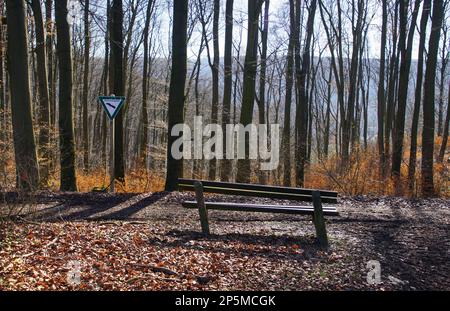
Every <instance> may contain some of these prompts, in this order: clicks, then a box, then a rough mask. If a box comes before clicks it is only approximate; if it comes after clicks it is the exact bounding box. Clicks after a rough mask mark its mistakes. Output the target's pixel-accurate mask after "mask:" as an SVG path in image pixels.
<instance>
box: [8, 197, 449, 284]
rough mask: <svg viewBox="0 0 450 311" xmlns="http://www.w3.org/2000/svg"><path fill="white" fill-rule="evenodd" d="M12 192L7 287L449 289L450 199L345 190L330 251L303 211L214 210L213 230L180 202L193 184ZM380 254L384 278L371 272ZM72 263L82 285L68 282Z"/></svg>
mask: <svg viewBox="0 0 450 311" xmlns="http://www.w3.org/2000/svg"><path fill="white" fill-rule="evenodd" d="M5 196H6V197H5ZM221 198H222V197H221V196H211V197H209V199H210V200H221ZM3 199H4V200H3V201H10V203H7V204H6V203H4V204H3V205H0V206H1V208H0V210H1V211H2V213H5V212H6V211H7V210H8V209H10V208H12V207H14V208H16V209H17V208H20V207H23V208H24V209H23V210H22V212H21V217H20V218H16V219H15V220H13V221H11V220H4V221H2V222H0V241H1V245H0V290H15V289H18V290H28V289H42V290H66V289H73V290H77V289H82V290H128V289H130V290H133V289H134V290H141V289H144V290H177V289H193V290H348V289H374V290H390V289H404V290H427V289H435V290H444V289H446V290H450V265H449V262H450V202H449V201H448V200H444V199H427V200H422V199H415V200H413V199H403V198H396V197H384V198H371V197H353V198H342V199H340V203H339V205H338V211H339V212H340V214H341V216H340V217H327V229H328V232H329V237H330V241H331V247H330V249H329V250H328V251H321V250H319V249H317V248H316V247H315V245H314V236H315V232H314V226H313V224H312V222H311V219H310V217H306V216H298V215H275V214H258V213H239V212H221V211H211V212H210V213H209V215H210V227H211V231H212V233H213V234H212V235H211V236H210V237H204V236H202V235H201V234H200V233H199V231H200V224H199V221H198V214H197V211H196V210H187V209H184V208H182V207H181V205H180V203H181V201H183V200H186V199H193V195H192V194H190V193H177V192H175V193H171V194H168V193H154V194H151V193H146V194H114V195H113V194H107V193H84V194H83V193H80V194H78V193H63V194H57V193H40V194H38V195H36V197H35V198H33V204H25V203H19V202H17V200H14V199H11V198H8V197H7V195H3ZM226 200H228V201H230V200H233V201H239V200H244V199H242V198H233V197H230V196H227V197H226ZM11 201H12V202H11ZM244 201H245V202H249V200H248V199H247V198H246V199H245V200H244ZM253 201H255V202H262V201H264V202H274V201H270V200H265V199H255V200H253ZM371 260H377V261H379V262H380V265H381V283H379V284H372V285H371V284H369V283H368V282H367V273H368V272H369V269H370V267H368V266H367V263H368V262H369V261H371ZM74 261H76V262H77V263H79V265H80V283H79V284H78V285H76V284H74V285H71V284H69V282H68V280H67V276H68V272H69V270H70V269H71V264H70V263H71V262H72V263H73V262H74Z"/></svg>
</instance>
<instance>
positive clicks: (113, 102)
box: [98, 95, 125, 192]
mask: <svg viewBox="0 0 450 311" xmlns="http://www.w3.org/2000/svg"><path fill="white" fill-rule="evenodd" d="M98 100H99V102H100V103H101V104H102V106H103V108H104V109H105V112H106V114H107V115H108V117H109V120H110V123H109V124H110V126H109V130H110V143H111V146H110V151H109V152H110V153H109V159H110V164H109V174H110V184H109V191H110V192H114V191H115V181H116V178H115V176H114V170H115V167H114V164H115V146H116V144H115V140H114V127H115V122H114V119H115V117H116V116H117V113H118V112H119V110H120V108H121V107H122V106H123V103H124V101H125V97H122V96H114V95H111V96H99V98H98Z"/></svg>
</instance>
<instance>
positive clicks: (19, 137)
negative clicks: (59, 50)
mask: <svg viewBox="0 0 450 311" xmlns="http://www.w3.org/2000/svg"><path fill="white" fill-rule="evenodd" d="M6 11H7V14H8V19H7V25H8V38H10V39H11V38H14V40H8V68H10V69H11V68H13V69H14V70H9V77H10V88H11V112H12V124H13V139H14V155H15V162H16V172H17V180H18V184H17V186H18V187H19V188H21V189H23V190H36V189H37V187H38V184H39V170H38V163H37V156H36V145H35V140H34V134H33V123H32V122H33V121H32V116H31V98H30V84H29V81H30V80H29V75H28V48H27V42H28V41H27V28H26V20H25V2H24V1H23V0H20V1H18V0H8V1H6Z"/></svg>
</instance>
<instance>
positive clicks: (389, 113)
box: [383, 1, 400, 176]
mask: <svg viewBox="0 0 450 311" xmlns="http://www.w3.org/2000/svg"><path fill="white" fill-rule="evenodd" d="M399 3H400V1H398V2H396V3H395V4H394V7H395V11H394V23H393V26H392V45H393V50H392V54H391V59H390V62H389V67H390V68H389V81H388V93H387V106H386V118H385V125H384V127H385V131H384V151H385V153H386V163H385V167H383V170H384V172H385V174H384V176H386V174H387V171H388V161H387V159H389V157H390V150H391V130H392V123H393V122H392V121H393V119H394V113H395V86H396V83H397V76H398V63H399V51H398V50H397V41H398V40H397V39H398V12H399Z"/></svg>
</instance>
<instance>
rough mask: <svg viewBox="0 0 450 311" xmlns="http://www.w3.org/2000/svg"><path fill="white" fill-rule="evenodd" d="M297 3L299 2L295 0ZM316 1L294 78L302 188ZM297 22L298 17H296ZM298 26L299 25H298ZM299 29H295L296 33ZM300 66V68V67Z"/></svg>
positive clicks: (298, 181)
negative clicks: (295, 81)
mask: <svg viewBox="0 0 450 311" xmlns="http://www.w3.org/2000/svg"><path fill="white" fill-rule="evenodd" d="M297 1H299V0H297ZM299 7H300V6H299V4H297V8H298V9H297V15H298V14H300V9H299ZM316 7H317V0H313V1H312V2H311V4H310V7H309V11H308V21H307V26H306V40H305V44H304V46H303V55H302V59H301V65H300V59H299V56H300V53H299V52H296V53H295V54H296V60H295V62H296V67H297V69H296V78H297V89H298V92H299V97H298V103H297V111H296V116H295V122H296V124H297V128H298V132H297V142H296V144H295V145H296V149H297V152H296V185H297V186H298V187H303V184H304V182H305V165H306V158H307V139H308V137H307V135H308V102H309V99H308V91H307V85H306V84H307V79H308V76H309V74H310V63H311V51H310V49H311V38H312V34H313V31H314V18H315V15H316ZM297 21H298V16H297ZM298 26H300V25H298ZM298 30H299V27H297V31H298ZM299 48H300V42H298V40H297V43H296V49H297V50H298V49H299ZM300 66H301V67H300Z"/></svg>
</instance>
